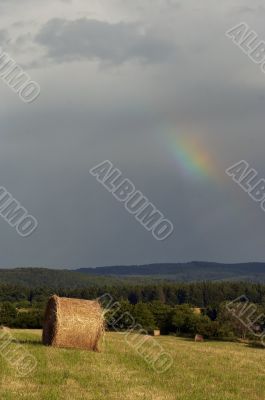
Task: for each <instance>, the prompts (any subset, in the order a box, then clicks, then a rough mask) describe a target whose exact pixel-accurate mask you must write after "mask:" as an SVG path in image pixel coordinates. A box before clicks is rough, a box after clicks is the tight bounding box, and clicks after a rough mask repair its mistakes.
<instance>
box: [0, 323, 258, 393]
mask: <svg viewBox="0 0 265 400" xmlns="http://www.w3.org/2000/svg"><path fill="white" fill-rule="evenodd" d="M11 333H12V335H13V336H14V337H15V338H16V339H17V340H19V341H20V342H21V343H23V345H24V346H25V348H26V349H27V350H28V351H29V352H30V353H31V354H33V355H34V356H35V357H36V358H37V362H38V364H37V369H36V370H35V371H34V372H33V373H32V374H31V375H30V376H28V377H26V378H21V377H18V376H17V375H16V371H15V370H14V369H13V368H12V367H11V366H10V364H9V363H8V362H6V361H5V360H4V359H3V357H2V356H1V357H0V384H1V385H0V399H1V400H13V399H14V400H15V399H25V400H26V399H45V400H57V399H58V400H61V399H62V400H83V399H93V400H101V399H108V400H118V399H121V400H134V399H140V400H162V399H163V400H191V399H192V400H244V399H248V400H264V399H265V350H263V349H258V348H251V347H248V346H247V345H245V344H240V343H228V342H203V343H195V342H193V341H190V340H186V339H180V338H175V337H173V336H161V337H158V338H155V340H158V341H159V342H160V343H161V345H162V346H163V347H164V349H165V350H166V351H168V352H169V353H170V354H171V355H172V357H173V359H174V364H173V366H172V367H171V368H170V370H168V371H167V372H165V373H163V374H161V375H159V374H157V373H155V372H154V371H153V370H152V368H151V367H149V365H148V364H147V363H146V362H145V361H144V360H143V359H142V358H141V356H140V355H138V354H137V353H136V352H135V351H134V349H132V348H131V347H130V346H128V344H127V343H126V342H125V340H124V337H123V335H122V334H119V333H107V334H106V335H105V338H104V343H103V351H102V352H101V353H93V352H87V351H83V350H67V349H56V348H51V347H44V346H42V345H41V343H40V337H41V331H39V330H35V331H34V330H12V331H11ZM0 345H1V342H0ZM12 346H16V344H15V343H13V344H12Z"/></svg>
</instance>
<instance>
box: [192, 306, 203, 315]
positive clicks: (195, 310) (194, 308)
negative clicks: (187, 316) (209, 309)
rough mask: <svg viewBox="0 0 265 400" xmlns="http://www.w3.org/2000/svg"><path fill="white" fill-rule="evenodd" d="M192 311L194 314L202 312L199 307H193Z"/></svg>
mask: <svg viewBox="0 0 265 400" xmlns="http://www.w3.org/2000/svg"><path fill="white" fill-rule="evenodd" d="M193 312H194V314H196V315H200V314H201V313H202V309H201V308H200V307H193Z"/></svg>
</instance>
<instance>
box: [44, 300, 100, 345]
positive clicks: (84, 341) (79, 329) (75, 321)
mask: <svg viewBox="0 0 265 400" xmlns="http://www.w3.org/2000/svg"><path fill="white" fill-rule="evenodd" d="M103 333H104V316H103V310H102V308H101V306H100V304H99V302H98V301H91V300H80V299H70V298H64V297H58V296H52V297H50V299H49V300H48V304H47V307H46V311H45V315H44V325H43V334H42V342H43V344H44V345H48V346H55V347H71V348H78V349H87V350H93V351H100V348H99V347H100V346H99V344H100V340H101V338H102V336H103Z"/></svg>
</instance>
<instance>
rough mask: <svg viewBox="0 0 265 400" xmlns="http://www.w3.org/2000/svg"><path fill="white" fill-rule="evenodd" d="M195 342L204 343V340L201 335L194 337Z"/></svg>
mask: <svg viewBox="0 0 265 400" xmlns="http://www.w3.org/2000/svg"><path fill="white" fill-rule="evenodd" d="M194 340H195V342H203V341H204V338H203V336H202V335H198V334H197V335H195V339H194Z"/></svg>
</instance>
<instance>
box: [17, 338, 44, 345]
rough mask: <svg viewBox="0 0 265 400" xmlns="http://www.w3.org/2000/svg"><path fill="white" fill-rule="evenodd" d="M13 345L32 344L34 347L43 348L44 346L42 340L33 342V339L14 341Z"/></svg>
mask: <svg viewBox="0 0 265 400" xmlns="http://www.w3.org/2000/svg"><path fill="white" fill-rule="evenodd" d="M11 343H16V344H31V345H33V346H43V344H42V342H41V341H40V340H33V339H12V340H11Z"/></svg>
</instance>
